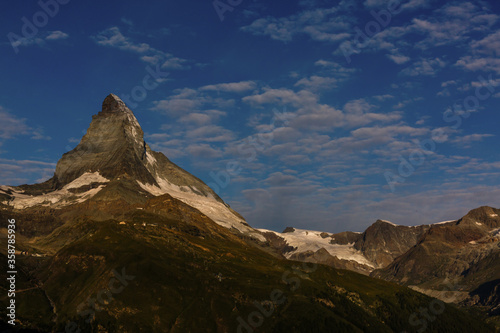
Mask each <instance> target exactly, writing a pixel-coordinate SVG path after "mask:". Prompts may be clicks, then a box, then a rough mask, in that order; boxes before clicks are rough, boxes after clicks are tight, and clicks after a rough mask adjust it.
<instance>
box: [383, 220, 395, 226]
mask: <svg viewBox="0 0 500 333" xmlns="http://www.w3.org/2000/svg"><path fill="white" fill-rule="evenodd" d="M379 221H380V222H384V223H388V224H390V225H393V226H395V227H397V226H398V225H397V224H395V223H392V222H390V221H387V220H379Z"/></svg>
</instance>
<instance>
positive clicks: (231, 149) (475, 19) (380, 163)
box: [0, 0, 500, 232]
mask: <svg viewBox="0 0 500 333" xmlns="http://www.w3.org/2000/svg"><path fill="white" fill-rule="evenodd" d="M55 4H57V6H56V5H55ZM44 8H45V9H44ZM0 13H2V14H1V15H2V20H0V30H1V35H2V41H1V42H0V54H1V56H2V61H1V62H0V73H2V79H1V80H0V170H1V172H0V183H1V184H9V185H18V184H22V183H34V182H39V181H42V180H46V179H48V178H50V177H51V176H52V174H53V171H54V169H55V163H56V162H57V160H58V159H59V158H60V157H61V155H62V154H63V153H64V152H66V151H68V150H70V149H72V148H74V147H75V146H76V145H77V144H78V142H79V140H80V138H81V137H82V136H83V134H84V133H85V131H86V129H87V127H88V125H89V123H90V121H91V116H92V115H93V114H96V113H97V112H98V111H99V110H100V106H101V103H102V101H103V99H104V98H105V97H106V96H107V95H108V94H109V93H115V94H117V95H118V96H120V97H121V98H122V99H123V100H124V101H126V102H127V104H128V106H129V107H130V108H131V109H132V110H133V111H134V113H135V115H136V117H137V118H138V120H139V122H140V123H141V125H142V127H143V129H144V132H145V133H146V141H147V142H148V143H149V145H150V146H151V147H152V148H153V149H154V150H157V151H162V152H163V153H165V154H166V155H167V157H169V158H170V159H171V160H172V161H174V162H175V163H177V164H178V165H180V166H181V167H183V168H185V169H186V170H188V171H189V172H191V173H193V174H195V175H196V176H198V177H200V178H201V179H203V180H204V181H205V182H206V183H208V184H209V185H211V186H212V187H213V188H214V189H215V190H216V191H217V192H218V193H219V194H220V195H221V196H222V197H223V198H224V200H225V201H226V202H228V203H229V204H231V206H232V207H233V208H235V209H236V210H237V211H239V212H240V213H242V214H243V215H244V216H245V217H246V218H247V220H248V222H249V223H250V224H251V225H252V226H254V227H259V228H268V229H274V230H278V231H281V230H282V229H283V228H284V227H286V226H295V227H299V228H308V229H316V230H325V231H332V232H338V231H343V230H353V231H362V230H364V229H365V228H366V227H367V226H368V225H370V224H371V223H373V222H374V221H375V220H376V219H378V218H380V219H386V220H390V221H393V222H395V223H398V224H403V225H415V224H423V223H432V222H438V221H441V220H448V219H455V218H459V217H461V216H462V215H463V214H465V213H466V212H467V211H468V210H470V209H472V208H475V207H478V206H480V205H491V206H496V207H499V206H500V205H499V200H498V198H499V197H500V187H499V185H500V150H499V149H498V136H497V135H498V124H499V120H500V114H499V107H500V58H499V56H500V29H499V28H500V14H497V13H500V4H499V3H498V2H497V1H472V0H471V1H430V0H405V1H396V0H391V1H387V0H343V1H340V2H338V1H323V0H301V1H286V2H278V1H260V0H254V1H250V0H231V1H229V0H221V1H217V2H215V5H214V3H213V2H212V1H208V0H204V1H198V0H196V1H189V2H187V1H186V2H182V1H167V0H163V1H156V0H152V1H148V2H147V4H145V2H143V3H139V2H137V1H127V0H125V1H123V0H121V1H105V2H104V1H77V0H70V1H68V0H59V1H56V0H53V1H44V0H42V1H40V2H37V1H23V2H19V1H4V2H2V3H0Z"/></svg>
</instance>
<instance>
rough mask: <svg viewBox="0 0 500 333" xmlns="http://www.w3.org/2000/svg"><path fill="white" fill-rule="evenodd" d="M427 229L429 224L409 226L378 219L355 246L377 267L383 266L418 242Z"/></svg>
mask: <svg viewBox="0 0 500 333" xmlns="http://www.w3.org/2000/svg"><path fill="white" fill-rule="evenodd" d="M427 229H429V226H427V225H420V226H415V227H407V226H401V225H395V224H392V223H390V222H387V221H383V220H377V221H376V222H375V223H374V224H372V225H371V226H370V227H368V228H367V229H366V230H365V232H364V233H363V236H362V237H360V238H359V239H358V240H357V241H356V243H355V244H354V247H355V248H356V249H358V250H360V251H361V252H363V254H364V255H365V257H366V258H367V259H368V260H370V261H371V262H372V263H374V265H375V266H376V267H379V268H381V267H385V266H387V265H389V264H390V263H391V262H392V261H393V260H394V259H395V258H396V257H398V256H400V255H402V254H403V253H405V252H406V251H408V250H409V249H410V248H411V247H412V246H414V245H415V244H417V241H418V239H419V238H420V237H421V236H422V234H423V233H424V232H425V231H426V230H427Z"/></svg>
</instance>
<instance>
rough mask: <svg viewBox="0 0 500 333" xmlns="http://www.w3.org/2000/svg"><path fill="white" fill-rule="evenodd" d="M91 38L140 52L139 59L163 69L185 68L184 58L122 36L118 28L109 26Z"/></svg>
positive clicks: (104, 43) (100, 43) (108, 45)
mask: <svg viewBox="0 0 500 333" xmlns="http://www.w3.org/2000/svg"><path fill="white" fill-rule="evenodd" d="M92 39H93V40H94V41H95V42H96V43H97V44H98V45H101V46H106V47H112V48H117V49H119V50H122V51H128V52H133V53H137V54H140V55H141V56H140V59H141V60H142V61H144V62H147V63H149V64H152V65H157V64H158V65H160V66H161V68H163V69H171V70H172V69H187V68H189V66H187V65H185V63H186V62H187V60H186V59H182V58H178V57H175V56H173V55H172V54H171V53H167V52H163V51H160V50H158V49H155V48H153V47H151V45H149V44H147V43H136V42H134V41H133V40H132V39H131V38H128V37H126V36H124V35H123V34H122V33H121V31H120V28H118V27H116V26H115V27H111V28H108V29H106V30H103V31H101V32H99V33H98V34H97V35H96V36H93V37H92Z"/></svg>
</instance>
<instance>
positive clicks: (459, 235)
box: [0, 94, 500, 333]
mask: <svg viewBox="0 0 500 333" xmlns="http://www.w3.org/2000/svg"><path fill="white" fill-rule="evenodd" d="M498 213H500V212H499V211H498V210H484V211H479V212H475V213H474V214H471V215H470V216H468V217H467V218H464V219H462V220H460V221H459V222H458V223H456V224H455V225H457V226H458V227H456V228H455V229H454V228H452V227H451V226H450V228H449V229H447V230H446V232H444V231H443V230H444V229H443V230H442V229H441V227H437V228H436V227H433V226H423V227H418V228H413V229H412V227H401V226H395V225H393V224H390V223H388V222H386V221H377V222H376V223H375V224H374V225H373V226H372V227H370V228H368V229H367V230H366V231H365V232H364V233H354V232H343V233H339V234H329V233H326V232H316V231H309V230H301V229H295V228H287V230H286V232H284V233H277V232H274V231H268V230H256V229H254V228H252V227H251V226H249V225H248V224H247V223H246V222H245V219H244V218H243V217H242V216H241V215H239V214H238V213H237V212H235V211H234V210H233V209H231V207H229V205H227V204H226V203H225V202H224V201H223V200H222V199H221V198H220V197H219V196H218V195H217V194H216V193H215V192H214V191H213V190H212V189H210V188H209V187H208V186H207V185H206V184H205V183H203V181H201V180H200V179H198V178H196V177H195V176H193V175H191V174H190V173H188V172H187V171H185V170H183V169H182V168H180V167H179V166H177V165H176V164H174V163H173V162H171V161H170V160H169V159H168V158H167V157H166V156H165V155H163V154H162V153H159V152H154V151H152V150H151V148H150V146H149V145H148V144H147V142H145V140H144V133H143V131H142V129H141V126H140V125H139V123H138V121H137V119H136V117H135V116H134V113H133V112H132V111H131V110H130V109H129V108H128V107H127V106H126V105H125V103H124V102H123V101H122V100H120V98H118V97H117V96H116V95H113V94H110V95H108V96H107V97H106V99H105V100H104V102H103V104H102V109H101V111H100V112H98V113H97V114H96V115H94V116H93V117H92V121H91V123H90V126H89V128H88V130H87V133H86V134H85V136H84V137H83V138H82V140H81V142H80V143H79V144H78V146H76V147H75V149H73V150H71V151H70V152H67V153H66V154H64V155H63V156H62V158H61V159H60V160H59V162H58V163H57V167H56V170H55V173H54V176H53V177H52V178H51V179H49V180H48V181H46V182H44V183H41V184H33V185H21V186H0V237H1V238H4V239H5V238H7V233H8V232H7V224H15V230H16V249H17V250H18V252H16V253H17V255H16V258H15V260H16V261H15V265H16V269H17V272H18V273H17V275H16V287H15V288H16V293H15V302H16V311H15V318H14V319H12V318H11V319H9V318H10V317H8V316H7V315H8V314H9V315H11V314H10V313H8V312H9V311H10V310H9V309H8V308H7V307H8V306H10V301H9V299H8V298H7V294H8V290H9V288H11V287H10V286H7V285H6V284H0V330H4V329H9V330H10V331H15V332H16V331H19V332H110V333H111V332H120V333H122V332H134V333H136V332H147V333H150V332H154V333H156V332H158V333H160V332H172V333H177V332H244V333H252V332H273V333H274V332H300V333H307V332H401V331H409V332H418V331H422V330H425V329H427V330H428V331H429V332H444V331H450V332H493V331H494V328H493V326H492V325H490V324H489V323H485V321H484V318H485V315H483V314H481V313H479V314H478V313H474V314H471V313H468V312H466V311H464V310H460V309H458V308H456V307H454V306H450V305H447V304H445V303H439V304H438V305H439V312H436V311H434V310H435V308H433V307H432V305H433V304H436V301H437V300H436V299H434V298H432V297H430V296H428V295H424V294H422V293H420V292H417V291H414V290H412V289H410V288H408V287H407V286H405V284H407V283H406V282H407V281H409V280H408V279H411V281H417V280H418V281H420V280H419V279H423V278H425V276H426V275H425V274H428V271H423V272H420V273H421V274H420V273H419V272H417V273H418V274H417V273H415V274H414V273H413V272H414V270H415V269H418V268H419V267H424V266H425V264H426V260H429V258H428V256H422V255H419V253H425V251H427V249H430V248H432V249H435V250H436V251H439V252H438V253H440V255H441V254H442V255H443V258H444V259H443V260H444V261H440V260H438V259H436V260H435V261H433V262H432V268H433V269H440V268H441V267H447V268H448V270H447V271H446V272H451V267H452V266H453V261H452V260H453V258H460V260H461V263H463V264H464V266H463V268H467V269H468V270H469V274H468V276H470V279H471V281H473V282H471V286H472V285H474V286H477V285H478V284H479V287H478V288H476V289H475V292H476V293H477V295H476V296H475V297H476V298H474V299H472V298H471V299H470V301H471V302H472V301H474V300H475V303H474V304H475V305H478V306H479V305H481V306H484V307H487V308H488V309H494V306H495V304H497V303H498V299H499V298H498V289H499V288H498V285H495V284H494V281H491V280H488V279H489V278H490V277H494V276H496V275H494V274H495V267H498V265H497V264H496V262H495V260H496V259H495V258H497V257H495V256H494V255H495V253H498V252H495V251H494V246H495V244H497V243H495V242H496V241H495V239H496V238H495V237H497V234H498V229H497V228H498V221H497V219H496V217H494V216H493V215H495V214H497V215H496V216H498ZM446 227H447V226H446ZM456 230H459V232H456ZM495 230H496V231H495ZM436 242H442V243H443V244H444V245H443V246H442V247H439V246H436V244H435V243H436ZM486 244H489V245H486ZM453 246H455V247H456V246H462V248H461V249H463V247H467V249H469V246H471V247H473V248H474V249H476V248H477V249H486V248H488V249H490V250H491V254H492V255H491V256H488V255H485V256H483V257H482V258H484V260H482V261H481V260H479V259H477V256H476V254H477V253H478V252H474V251H473V250H470V251H469V250H467V251H462V250H459V251H458V250H457V251H448V250H447V249H449V248H450V247H453ZM412 251H417V255H414V254H412V253H413V252H412ZM479 252H481V251H479ZM481 253H482V252H481ZM9 255H10V254H9V253H8V252H7V247H5V246H2V247H1V248H0V279H1V280H2V281H6V280H7V278H8V277H9V278H10V276H8V273H7V272H8V271H9V269H8V267H7V258H8V256H9ZM405 258H409V259H405ZM474 258H476V259H477V260H476V259H474ZM462 259H463V260H462ZM415 260H418V261H421V266H418V265H416V264H415ZM467 260H469V261H470V260H472V262H473V263H474V264H472V263H471V264H469V265H468V266H465V265H466V262H467ZM301 261H302V262H301ZM429 262H430V261H429ZM443 262H444V266H439V265H440V264H441V263H443ZM489 263H490V264H493V266H492V267H494V268H493V269H491V268H490V269H488V268H486V267H488V264H489ZM460 267H462V266H460ZM345 269H348V270H345ZM402 270H405V272H402ZM357 272H360V273H362V274H359V273H357ZM457 272H458V273H460V272H462V271H461V270H456V272H455V273H457ZM481 272H483V273H481ZM374 273H377V274H379V275H378V276H380V277H383V278H385V279H389V280H393V281H396V282H398V283H400V284H395V283H393V282H387V281H383V280H381V279H375V278H373V277H370V276H368V275H369V274H374ZM419 274H420V275H419ZM481 281H488V283H489V284H488V283H486V284H484V283H481ZM419 286H420V287H422V288H424V286H422V285H419ZM412 287H415V286H412ZM422 309H430V310H429V311H434V315H433V316H432V317H429V314H428V313H422ZM426 311H427V310H426ZM429 318H432V320H430V319H429ZM7 320H12V321H14V322H15V324H16V325H15V326H12V325H10V324H7Z"/></svg>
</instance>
